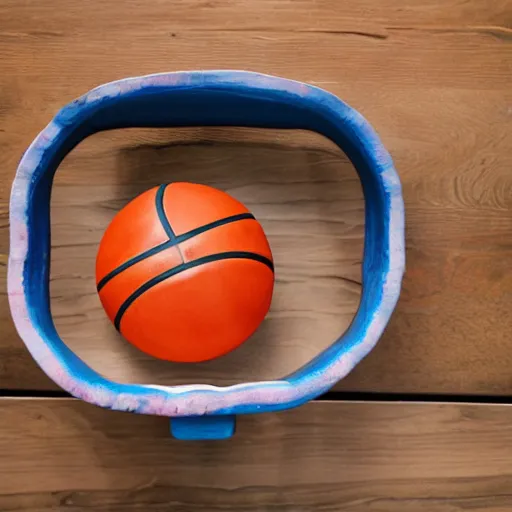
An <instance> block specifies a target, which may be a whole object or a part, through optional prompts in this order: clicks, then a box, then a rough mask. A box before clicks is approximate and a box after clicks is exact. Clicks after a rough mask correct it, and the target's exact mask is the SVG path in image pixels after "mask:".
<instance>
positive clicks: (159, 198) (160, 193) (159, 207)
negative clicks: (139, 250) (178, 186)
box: [155, 183, 176, 240]
mask: <svg viewBox="0 0 512 512" xmlns="http://www.w3.org/2000/svg"><path fill="white" fill-rule="evenodd" d="M168 185H169V184H168V183H164V184H163V185H160V186H159V187H158V190H157V192H156V198H155V202H156V211H157V213H158V218H159V219H160V222H161V224H162V226H163V228H164V229H165V232H166V233H167V236H168V237H169V238H170V239H171V240H174V239H175V238H176V234H175V233H174V231H173V229H172V226H171V223H170V222H169V219H168V218H167V216H166V215H165V209H164V192H165V189H166V188H167V186H168Z"/></svg>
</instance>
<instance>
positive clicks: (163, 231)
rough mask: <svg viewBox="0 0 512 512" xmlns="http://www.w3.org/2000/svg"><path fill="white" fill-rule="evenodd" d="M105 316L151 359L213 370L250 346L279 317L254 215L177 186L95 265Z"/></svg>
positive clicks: (158, 195)
mask: <svg viewBox="0 0 512 512" xmlns="http://www.w3.org/2000/svg"><path fill="white" fill-rule="evenodd" d="M96 284H97V288H98V293H99V296H100V299H101V303H102V304H103V307H104V308H105V311H106V313H107V315H108V317H109V318H110V320H112V322H113V323H114V325H115V327H116V328H117V329H118V330H119V331H120V332H121V334H122V335H123V336H124V337H125V338H126V339H127V340H128V341H130V342H131V343H133V344H134V345H135V346H136V347H138V348H139V349H141V350H143V351H144V352H147V353H148V354H151V355H152V356H155V357H158V358H161V359H167V360H171V361H187V362H197V361H206V360H208V359H213V358H215V357H218V356H221V355H223V354H226V353H227V352H229V351H231V350H233V349H234V348H236V347H237V346H238V345H240V344H241V343H243V342H244V341H245V340H246V339H247V338H248V337H249V336H250V335H251V334H252V333H253V332H254V331H255V330H256V329H257V327H258V326H259V324H260V323H261V321H262V320H263V318H264V317H265V315H266V314H267V311H268V309H269V307H270V301H271V298H272V290H273V287H274V265H273V261H272V253H271V252H270V247H269V245H268V241H267V238H266V236H265V233H264V232H263V229H262V227H261V226H260V224H259V223H258V222H257V221H256V220H255V218H254V217H253V215H251V214H250V213H249V211H248V210H247V208H246V207H245V206H244V205H243V204H241V203H240V202H239V201H237V200H236V199H233V198H232V197H231V196H229V195H228V194H226V193H225V192H221V191H220V190H216V189H214V188H211V187H207V186H204V185H196V184H193V183H172V184H169V185H161V186H159V187H155V188H153V189H151V190H148V191H146V192H144V193H143V194H141V195H140V196H138V197H136V198H135V199H134V200H133V201H131V202H130V203H129V204H127V205H126V206H125V207H124V208H123V209H122V210H121V211H120V212H119V213H118V214H117V215H116V216H115V217H114V219H113V220H112V222H111V223H110V225H109V226H108V228H107V230H106V231H105V234H104V235H103V239H102V240H101V243H100V247H99V250H98V256H97V259H96Z"/></svg>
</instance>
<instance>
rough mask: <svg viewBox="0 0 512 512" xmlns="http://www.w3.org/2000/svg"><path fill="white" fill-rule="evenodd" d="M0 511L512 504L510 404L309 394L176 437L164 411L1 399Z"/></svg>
mask: <svg viewBox="0 0 512 512" xmlns="http://www.w3.org/2000/svg"><path fill="white" fill-rule="evenodd" d="M0 410H1V411H2V421H1V422H0V453H1V454H2V457H1V458H0V510H2V511H17V510H23V511H25V512H32V511H34V512H35V511H37V512H45V511H50V510H70V511H83V510H94V511H105V512H126V511H127V510H136V511H139V510H141V511H148V510H151V511H152V512H160V511H162V512H163V511H164V510H165V511H180V512H188V511H202V510H205V511H216V510H226V511H228V510H238V511H240V510H244V511H248V512H253V511H254V512H256V511H259V512H260V511H271V510H289V511H304V512H306V511H307V512H309V511H326V512H327V511H342V510H343V511H350V512H383V511H392V512H425V511H428V512H456V511H467V510H471V511H474V512H479V511H484V510H485V511H492V512H508V511H510V510H512V494H511V492H510V489H511V488H512V476H511V474H510V460H511V458H512V409H511V408H510V407H507V406H480V405H456V404H452V405H437V404H390V403H380V404H379V403H345V404H344V403H340V402H337V403H330V402H316V403H311V404H308V405H306V406H304V407H301V408H299V409H296V410H293V411H288V412H285V413H280V414H264V415H256V416H250V417H244V418H241V419H240V421H239V424H238V431H237V433H236V434H235V437H234V438H232V439H231V440H229V441H223V442H212V441H210V442H204V443H203V442H179V441H175V440H173V439H171V438H170V436H169V433H168V423H167V420H166V419H164V418H158V417H148V416H137V415H134V414H128V413H118V412H112V411H105V410H102V409H99V408H96V407H93V406H90V405H87V404H84V403H83V402H77V401H73V400H70V399H61V400H49V399H47V400H44V399H39V400H6V399H4V400H1V401H0Z"/></svg>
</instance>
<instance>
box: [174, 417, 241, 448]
mask: <svg viewBox="0 0 512 512" xmlns="http://www.w3.org/2000/svg"><path fill="white" fill-rule="evenodd" d="M235 420H236V417H235V416H234V415H231V414H226V415H218V416H183V417H179V418H172V420H171V433H172V435H173V436H174V437H175V438H176V439H181V440H183V441H200V440H219V439H229V438H230V437H232V436H233V434H234V433H235Z"/></svg>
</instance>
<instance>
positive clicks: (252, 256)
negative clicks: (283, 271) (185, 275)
mask: <svg viewBox="0 0 512 512" xmlns="http://www.w3.org/2000/svg"><path fill="white" fill-rule="evenodd" d="M234 259H239V260H252V261H257V262H259V263H263V265H265V266H267V267H268V268H269V269H270V270H271V271H272V272H274V264H273V263H272V261H271V260H269V259H268V258H266V257H265V256H262V255H261V254H257V253H255V252H244V251H230V252H220V253H218V254H211V255H209V256H204V257H202V258H198V259H197V260H193V261H189V262H187V263H183V264H182V265H178V266H176V267H173V268H171V269H169V270H166V271H165V272H162V273H161V274H159V275H158V276H156V277H153V278H152V279H150V280H149V281H147V282H146V283H144V284H143V285H142V286H140V287H139V288H137V290H135V291H134V292H133V293H132V294H131V295H130V296H129V297H128V298H127V299H126V300H125V301H124V302H123V303H122V304H121V306H120V307H119V309H118V311H117V314H116V317H115V319H114V325H115V328H116V329H117V330H118V331H119V329H120V325H121V319H122V318H123V315H124V314H125V312H126V310H127V309H128V308H129V307H130V305H131V304H133V302H134V301H135V300H137V299H138V298H139V297H140V296H141V295H142V294H143V293H145V292H147V291H148V290H150V289H151V288H153V286H156V285H157V284H159V283H161V282H162V281H165V280H166V279H169V278H170V277H173V276H175V275H176V274H179V273H181V272H184V271H185V270H189V269H191V268H194V267H199V266H200V265H205V264H206V263H212V262H214V261H221V260H234Z"/></svg>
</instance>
